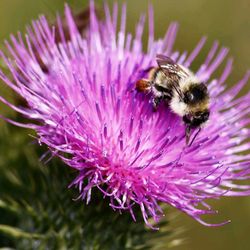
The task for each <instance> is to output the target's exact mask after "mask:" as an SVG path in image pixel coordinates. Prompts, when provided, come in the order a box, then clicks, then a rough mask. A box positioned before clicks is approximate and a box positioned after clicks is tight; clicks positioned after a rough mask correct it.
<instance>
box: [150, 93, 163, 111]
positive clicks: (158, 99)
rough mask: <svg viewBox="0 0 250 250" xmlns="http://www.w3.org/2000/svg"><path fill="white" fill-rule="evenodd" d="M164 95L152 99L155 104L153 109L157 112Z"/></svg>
mask: <svg viewBox="0 0 250 250" xmlns="http://www.w3.org/2000/svg"><path fill="white" fill-rule="evenodd" d="M162 99H163V98H162V97H161V96H157V97H154V98H153V100H152V104H153V111H154V112H156V111H157V109H158V106H159V104H160V103H161V101H162Z"/></svg>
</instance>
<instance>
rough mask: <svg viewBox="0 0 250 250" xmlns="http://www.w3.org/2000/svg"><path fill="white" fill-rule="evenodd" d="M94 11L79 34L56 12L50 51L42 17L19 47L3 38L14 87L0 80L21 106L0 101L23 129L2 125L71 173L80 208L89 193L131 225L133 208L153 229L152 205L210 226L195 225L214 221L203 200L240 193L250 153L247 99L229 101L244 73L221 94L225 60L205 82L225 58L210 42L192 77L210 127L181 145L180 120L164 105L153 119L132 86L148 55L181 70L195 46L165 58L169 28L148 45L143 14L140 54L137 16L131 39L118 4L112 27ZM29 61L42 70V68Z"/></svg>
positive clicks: (109, 18) (156, 214) (172, 30)
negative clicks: (202, 89) (204, 92)
mask: <svg viewBox="0 0 250 250" xmlns="http://www.w3.org/2000/svg"><path fill="white" fill-rule="evenodd" d="M104 9H105V19H104V21H99V20H98V19H97V18H96V15H95V11H94V3H93V1H91V2H90V25H89V28H88V30H87V31H86V34H85V36H82V35H81V34H80V33H79V32H78V30H77V27H76V24H75V23H74V20H73V17H72V15H71V12H70V9H69V7H68V6H66V7H65V16H66V20H67V23H68V27H69V31H70V32H69V33H70V40H69V41H68V40H66V39H65V37H64V33H63V28H62V21H61V19H60V17H58V18H57V25H58V29H59V32H60V37H61V39H60V41H61V42H60V43H57V42H56V41H55V28H51V27H50V26H49V24H48V22H47V20H46V18H45V17H44V16H41V17H40V18H39V20H37V21H34V22H33V23H32V28H30V27H28V28H27V35H25V40H26V42H24V40H23V38H22V36H21V35H20V34H18V38H15V37H14V36H11V41H12V45H11V44H10V43H9V42H6V46H7V48H8V50H9V52H10V54H11V57H12V58H11V59H8V58H7V57H6V56H5V55H4V53H2V52H1V56H2V58H3V60H4V62H5V64H6V65H7V66H8V68H9V70H10V72H11V74H12V78H13V79H14V80H11V78H8V77H7V76H6V75H5V74H4V73H3V72H0V77H1V79H2V80H3V81H4V82H5V83H6V84H7V85H8V86H9V87H11V88H12V89H13V90H14V91H15V92H16V93H18V94H19V95H20V96H21V97H22V98H23V99H24V100H26V102H27V104H28V107H17V106H15V105H13V104H11V103H10V102H8V101H7V100H5V99H4V98H3V97H1V101H2V102H4V103H5V104H7V105H8V106H9V107H11V108H12V109H14V110H15V111H17V112H19V113H21V114H22V115H23V116H24V117H27V118H29V119H30V121H31V123H30V124H23V123H18V122H16V121H13V120H10V119H8V118H4V119H6V120H7V121H9V122H11V123H13V124H15V125H18V126H22V127H26V128H31V129H34V130H35V131H36V133H37V136H38V141H39V143H41V144H45V145H47V146H48V147H49V149H50V151H51V152H52V154H53V155H56V156H58V157H60V158H61V159H62V160H63V161H64V162H65V163H66V164H67V165H68V166H69V167H71V168H73V169H75V170H76V171H77V172H78V175H77V177H76V178H75V180H74V181H73V182H72V183H71V185H70V186H71V187H72V186H76V187H78V188H79V192H80V196H79V198H80V199H85V200H86V202H87V203H89V201H90V199H91V193H92V190H93V189H94V188H95V189H99V190H100V191H101V192H102V193H103V195H104V197H109V199H110V206H111V207H112V208H113V209H115V210H120V211H122V210H129V211H130V213H131V215H132V217H133V219H134V220H135V216H134V213H133V209H134V207H136V206H140V208H141V211H142V216H143V218H144V220H145V222H146V224H147V225H149V226H150V223H149V222H148V219H149V217H152V218H153V219H154V220H155V221H156V222H157V221H158V220H159V218H160V217H161V216H162V215H163V211H162V209H161V207H160V203H161V202H162V203H167V204H170V205H172V206H173V207H175V208H177V209H179V210H181V211H183V212H185V213H186V214H188V215H189V216H191V217H193V218H194V219H195V220H197V221H199V222H200V223H202V224H204V225H211V224H207V223H206V222H204V221H203V220H202V219H201V216H202V215H204V214H211V213H215V212H214V211H213V210H212V208H211V207H210V206H209V205H208V204H207V202H206V200H207V199H208V198H216V199H217V198H219V197H223V196H245V195H249V193H250V190H249V188H250V186H249V185H241V184H239V183H238V182H237V184H236V183H235V181H238V180H246V179H248V178H249V177H248V176H249V173H250V168H249V162H250V157H249V155H248V154H241V153H242V152H243V151H245V150H247V149H249V145H250V144H249V142H248V138H249V129H248V128H247V125H248V124H249V122H250V120H249V118H248V117H247V115H248V113H249V110H250V107H249V103H248V101H247V100H249V98H250V93H248V94H246V95H245V96H243V97H240V98H235V97H236V96H237V94H238V93H239V91H240V90H241V89H242V87H243V86H244V85H245V84H246V83H247V80H248V78H249V72H248V73H247V74H246V75H245V76H244V78H243V79H242V80H241V81H239V82H238V83H237V84H236V85H235V87H233V88H231V89H229V90H225V89H226V85H225V82H226V80H227V78H228V76H229V74H230V72H231V67H232V60H231V59H229V60H228V61H227V63H226V66H225V69H224V71H223V73H222V74H221V76H220V77H219V78H218V79H213V78H211V76H212V74H213V73H214V71H215V70H216V69H217V68H218V66H219V65H220V64H221V63H222V62H223V60H224V58H225V57H226V55H227V52H228V50H227V49H226V48H221V49H220V50H219V52H218V53H217V54H216V52H217V50H218V43H217V42H215V43H214V45H213V46H212V48H211V50H210V51H209V53H208V55H207V57H206V59H205V61H204V63H203V64H202V65H201V66H200V68H199V69H198V71H197V72H195V74H196V75H197V77H199V78H200V80H201V81H204V82H206V83H207V85H208V88H209V92H210V95H211V107H210V109H211V116H210V121H209V123H208V124H207V125H206V127H205V128H204V129H202V131H201V133H200V134H199V135H198V136H197V138H196V140H195V141H194V143H193V144H192V146H190V147H187V146H186V144H185V133H184V130H185V129H184V124H183V123H182V120H181V118H180V117H178V116H176V115H175V114H173V113H172V112H171V111H170V110H169V108H168V107H167V106H164V105H162V106H161V107H160V108H159V111H158V112H153V111H152V106H151V104H150V102H149V98H150V97H149V96H147V95H143V94H140V93H137V92H136V91H135V89H134V85H135V82H136V81H137V80H139V79H140V78H141V77H142V75H143V71H144V70H145V69H147V68H149V67H152V66H156V62H155V58H156V55H157V54H164V55H167V56H170V57H171V58H172V59H174V60H176V61H177V62H178V63H179V64H182V65H184V66H186V67H190V66H191V64H192V62H193V60H194V59H195V58H196V57H197V56H198V54H199V52H200V50H201V49H202V47H203V45H204V43H205V38H202V39H201V41H200V42H199V43H198V45H197V46H196V48H195V49H194V50H193V51H192V52H191V53H190V54H189V55H188V54H187V53H183V54H180V53H179V52H176V51H173V44H174V40H175V36H176V32H177V24H176V23H172V24H171V25H170V26H169V29H168V31H167V33H166V35H165V37H164V38H163V39H160V40H155V39H154V24H153V11H152V8H150V10H149V37H148V49H147V51H146V52H144V51H143V49H142V40H141V39H142V34H143V28H144V21H145V16H142V17H141V18H140V21H139V23H138V25H137V27H136V32H135V36H134V37H133V36H132V35H131V34H127V33H126V31H125V26H126V7H125V5H124V6H123V8H122V13H121V22H120V27H119V28H118V27H117V24H118V21H117V19H118V18H117V16H118V8H117V5H114V10H113V13H112V15H111V13H110V10H109V8H108V7H107V6H106V5H105V6H104ZM117 30H118V31H117ZM35 53H36V54H38V55H39V58H40V59H41V61H42V63H43V65H45V66H46V68H47V69H48V71H46V72H44V71H43V70H42V67H41V63H39V61H38V60H37V57H36V56H35ZM198 205H200V206H199V207H198ZM224 223H227V222H223V223H221V224H216V225H222V224H224Z"/></svg>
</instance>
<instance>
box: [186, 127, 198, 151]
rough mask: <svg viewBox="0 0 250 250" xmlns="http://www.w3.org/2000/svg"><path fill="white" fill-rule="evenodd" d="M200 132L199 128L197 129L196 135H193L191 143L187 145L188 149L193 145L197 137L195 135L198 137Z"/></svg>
mask: <svg viewBox="0 0 250 250" xmlns="http://www.w3.org/2000/svg"><path fill="white" fill-rule="evenodd" d="M200 132H201V128H199V129H198V131H197V133H196V134H195V136H194V137H193V139H192V141H191V143H190V144H189V145H188V146H189V147H191V146H192V144H193V142H194V140H195V138H196V137H197V135H198V134H199V133H200Z"/></svg>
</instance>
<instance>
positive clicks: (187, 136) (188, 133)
mask: <svg viewBox="0 0 250 250" xmlns="http://www.w3.org/2000/svg"><path fill="white" fill-rule="evenodd" d="M190 130H191V128H190V126H186V131H185V133H186V145H188V143H189V139H190Z"/></svg>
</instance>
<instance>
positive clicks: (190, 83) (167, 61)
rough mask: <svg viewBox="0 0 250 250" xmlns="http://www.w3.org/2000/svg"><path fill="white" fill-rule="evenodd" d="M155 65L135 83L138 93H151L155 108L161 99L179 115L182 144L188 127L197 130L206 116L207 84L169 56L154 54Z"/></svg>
mask: <svg viewBox="0 0 250 250" xmlns="http://www.w3.org/2000/svg"><path fill="white" fill-rule="evenodd" d="M156 61H157V64H158V67H154V68H150V69H148V70H147V72H148V78H147V79H140V80H139V81H137V83H136V89H137V91H139V92H145V93H147V92H148V93H152V104H153V108H154V110H155V111H156V110H157V108H158V106H159V104H160V103H161V102H162V101H165V102H166V103H167V104H168V106H169V107H170V109H171V110H172V112H174V113H175V114H177V115H179V116H181V117H182V119H183V122H184V124H185V126H186V130H185V134H186V144H187V145H188V144H189V140H190V134H191V130H192V129H198V132H197V133H196V135H195V136H194V138H193V140H192V142H191V143H190V145H191V144H192V143H193V141H194V139H195V137H196V136H197V135H198V133H199V132H200V130H201V127H202V126H203V125H204V124H205V123H206V122H207V121H208V118H209V114H210V112H209V99H210V98H209V93H208V89H207V86H206V85H205V84H204V83H203V82H201V81H200V80H199V79H198V78H197V77H196V76H195V75H194V74H193V73H192V72H191V71H190V70H189V69H187V68H186V67H184V66H182V65H180V64H177V63H176V62H174V61H173V60H172V59H171V58H170V57H167V56H164V55H157V57H156Z"/></svg>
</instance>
